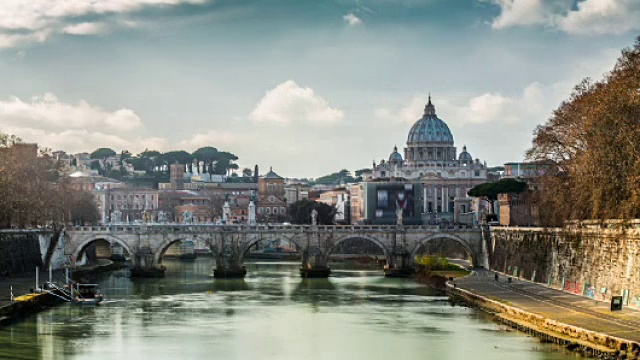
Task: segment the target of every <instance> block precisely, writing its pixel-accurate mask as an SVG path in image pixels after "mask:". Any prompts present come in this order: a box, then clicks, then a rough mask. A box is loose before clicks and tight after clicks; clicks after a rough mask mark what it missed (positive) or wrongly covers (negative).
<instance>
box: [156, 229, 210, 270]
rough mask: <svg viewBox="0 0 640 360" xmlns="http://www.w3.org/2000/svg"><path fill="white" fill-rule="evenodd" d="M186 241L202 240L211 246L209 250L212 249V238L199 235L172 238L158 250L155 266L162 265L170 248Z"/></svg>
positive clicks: (163, 242) (166, 240) (165, 241)
mask: <svg viewBox="0 0 640 360" xmlns="http://www.w3.org/2000/svg"><path fill="white" fill-rule="evenodd" d="M184 240H194V241H195V240H201V241H204V242H205V243H207V244H209V248H211V238H209V237H205V236H198V235H179V236H170V237H168V238H167V239H165V240H164V241H162V243H161V244H160V245H159V246H158V247H157V248H156V251H155V252H154V254H153V263H154V264H162V256H164V254H165V253H166V252H167V250H168V249H169V247H170V246H171V245H173V244H175V243H177V242H179V241H184Z"/></svg>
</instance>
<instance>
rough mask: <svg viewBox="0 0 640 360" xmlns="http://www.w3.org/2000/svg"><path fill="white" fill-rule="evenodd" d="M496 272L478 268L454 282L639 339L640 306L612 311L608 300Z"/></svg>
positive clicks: (533, 310) (548, 315)
mask: <svg viewBox="0 0 640 360" xmlns="http://www.w3.org/2000/svg"><path fill="white" fill-rule="evenodd" d="M494 274H495V273H494V272H491V271H487V270H482V269H481V270H476V271H474V272H473V273H472V275H471V276H467V277H465V278H460V279H456V280H455V286H456V287H457V288H459V289H462V290H467V291H469V292H471V293H473V294H475V295H480V296H482V297H484V298H488V299H490V300H493V301H497V302H499V303H502V304H506V305H508V306H510V307H513V308H517V309H520V310H523V311H524V312H527V313H530V314H535V315H538V316H541V317H544V318H545V319H548V320H551V321H552V322H554V323H559V324H560V325H562V324H566V325H569V326H573V327H576V328H581V329H584V330H587V331H590V332H593V333H597V334H601V335H603V336H610V337H616V338H619V339H623V340H627V341H629V342H634V343H640V311H638V310H635V309H630V308H627V307H623V309H622V310H621V311H615V312H612V311H611V310H610V308H609V303H605V302H602V301H596V300H593V299H589V298H587V297H584V296H579V295H574V294H570V293H567V292H564V291H561V290H557V289H553V288H550V287H547V286H544V285H541V284H537V283H532V282H528V281H523V280H519V279H516V278H512V282H511V283H509V282H508V281H507V280H508V277H507V276H505V275H503V274H500V275H499V281H496V280H495V278H494ZM572 331H573V330H572Z"/></svg>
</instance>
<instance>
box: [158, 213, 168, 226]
mask: <svg viewBox="0 0 640 360" xmlns="http://www.w3.org/2000/svg"><path fill="white" fill-rule="evenodd" d="M158 222H159V223H161V224H164V223H166V222H167V214H165V212H164V211H159V212H158Z"/></svg>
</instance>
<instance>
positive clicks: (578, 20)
mask: <svg viewBox="0 0 640 360" xmlns="http://www.w3.org/2000/svg"><path fill="white" fill-rule="evenodd" d="M480 1H486V0H480ZM490 1H491V2H492V3H493V4H495V5H497V6H499V7H500V15H498V17H496V18H495V19H494V20H493V22H492V24H491V25H492V27H493V28H496V29H503V28H508V27H512V26H528V25H544V26H548V27H551V28H555V29H559V30H562V31H565V32H567V33H570V34H581V35H594V34H623V33H626V32H628V31H632V30H638V29H640V21H638V19H640V1H638V0H584V1H579V2H577V3H575V7H574V1H571V0H490Z"/></svg>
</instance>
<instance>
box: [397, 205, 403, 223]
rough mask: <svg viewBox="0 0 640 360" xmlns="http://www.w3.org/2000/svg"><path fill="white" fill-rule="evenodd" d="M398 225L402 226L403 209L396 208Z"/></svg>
mask: <svg viewBox="0 0 640 360" xmlns="http://www.w3.org/2000/svg"><path fill="white" fill-rule="evenodd" d="M396 224H397V225H402V208H401V207H399V208H396Z"/></svg>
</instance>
